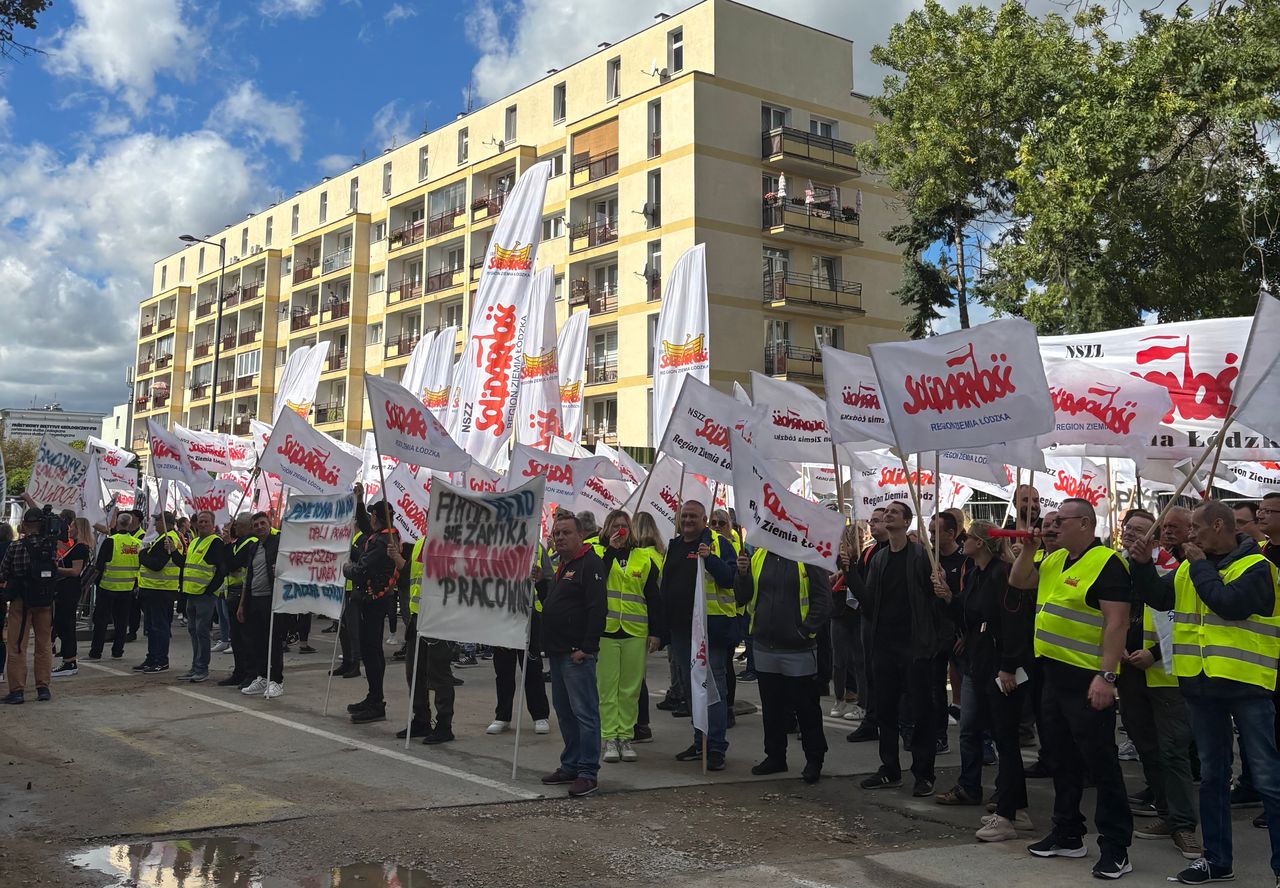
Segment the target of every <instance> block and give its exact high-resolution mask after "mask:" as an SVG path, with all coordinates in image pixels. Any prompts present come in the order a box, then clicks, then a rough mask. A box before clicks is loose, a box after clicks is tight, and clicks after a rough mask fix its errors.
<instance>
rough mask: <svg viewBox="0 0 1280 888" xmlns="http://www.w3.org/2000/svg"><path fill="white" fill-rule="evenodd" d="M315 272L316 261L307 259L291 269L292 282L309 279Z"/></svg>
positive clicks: (298, 282) (297, 282) (296, 282)
mask: <svg viewBox="0 0 1280 888" xmlns="http://www.w3.org/2000/svg"><path fill="white" fill-rule="evenodd" d="M315 273H316V263H315V260H314V259H308V260H306V261H305V262H302V263H300V264H299V265H298V267H297V268H295V269H294V270H293V282H294V283H295V284H300V283H302V282H303V281H309V280H311V278H312V277H314V276H315Z"/></svg>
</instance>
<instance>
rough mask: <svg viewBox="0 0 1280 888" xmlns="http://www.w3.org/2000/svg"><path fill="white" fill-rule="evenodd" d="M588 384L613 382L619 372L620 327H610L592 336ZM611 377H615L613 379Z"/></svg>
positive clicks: (588, 355) (588, 354)
mask: <svg viewBox="0 0 1280 888" xmlns="http://www.w3.org/2000/svg"><path fill="white" fill-rule="evenodd" d="M587 361H588V363H587V371H588V372H587V384H588V385H590V384H592V383H602V382H613V381H614V380H616V379H617V373H618V329H617V328H616V327H610V328H609V329H608V330H602V331H600V332H598V333H596V334H595V335H594V336H592V337H591V348H590V349H589V351H588V352H587ZM610 377H613V378H612V379H611V378H610Z"/></svg>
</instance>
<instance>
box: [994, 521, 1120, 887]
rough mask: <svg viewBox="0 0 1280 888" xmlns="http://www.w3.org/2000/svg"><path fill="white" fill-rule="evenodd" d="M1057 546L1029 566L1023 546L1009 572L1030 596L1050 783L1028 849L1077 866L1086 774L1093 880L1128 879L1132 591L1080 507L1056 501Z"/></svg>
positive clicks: (1030, 550)
mask: <svg viewBox="0 0 1280 888" xmlns="http://www.w3.org/2000/svg"><path fill="white" fill-rule="evenodd" d="M1053 522H1054V524H1053V526H1054V528H1055V529H1056V530H1057V531H1058V544H1059V545H1060V546H1061V547H1062V548H1061V549H1058V550H1057V551H1055V552H1054V553H1053V554H1051V555H1046V556H1045V558H1044V560H1043V561H1041V562H1040V564H1039V565H1038V566H1037V565H1036V563H1035V551H1036V550H1035V547H1033V546H1023V547H1022V550H1021V551H1020V552H1019V553H1018V558H1017V560H1016V561H1014V563H1013V568H1012V569H1011V570H1010V572H1009V585H1010V586H1012V587H1014V588H1015V589H1036V590H1037V595H1036V600H1037V607H1038V611H1037V613H1036V627H1035V654H1036V657H1037V658H1038V659H1039V661H1040V667H1041V671H1042V677H1043V688H1042V697H1041V703H1040V719H1041V733H1040V742H1041V753H1042V755H1043V757H1044V760H1045V762H1046V763H1047V764H1048V765H1049V769H1050V771H1051V773H1052V774H1053V794H1054V801H1053V827H1052V829H1051V830H1050V832H1049V835H1048V836H1046V837H1045V838H1043V839H1041V840H1040V841H1039V842H1036V843H1035V844H1033V845H1031V846H1029V847H1028V849H1027V850H1029V851H1030V852H1031V853H1032V854H1033V855H1035V856H1036V857H1084V856H1085V855H1086V854H1087V853H1088V852H1087V851H1086V850H1085V847H1084V833H1085V820H1084V816H1083V815H1082V814H1081V813H1080V798H1081V796H1082V795H1083V793H1084V778H1085V774H1086V773H1088V774H1091V775H1092V776H1093V778H1094V780H1095V782H1096V784H1097V788H1098V789H1097V803H1096V806H1095V808H1094V816H1093V819H1094V825H1095V826H1096V827H1097V830H1098V848H1099V851H1100V852H1101V855H1100V857H1099V859H1098V861H1097V863H1095V864H1094V867H1093V874H1094V876H1095V877H1097V878H1099V879H1118V878H1120V877H1121V876H1123V875H1124V874H1125V873H1128V872H1132V870H1133V867H1132V865H1130V863H1129V845H1130V844H1131V842H1132V840H1133V815H1132V814H1131V813H1130V811H1129V796H1128V793H1127V792H1126V791H1125V788H1124V774H1123V772H1122V771H1121V770H1120V759H1119V753H1118V750H1117V749H1116V737H1115V735H1116V708H1115V703H1116V678H1117V674H1116V673H1117V671H1118V670H1119V669H1120V662H1121V659H1122V657H1123V656H1124V644H1125V634H1126V632H1127V631H1128V629H1129V603H1130V601H1131V600H1132V598H1133V587H1132V584H1131V583H1130V581H1129V572H1128V570H1127V569H1126V565H1125V562H1124V560H1123V559H1122V558H1121V557H1120V555H1119V553H1117V552H1116V551H1115V550H1113V549H1112V548H1110V547H1109V546H1106V545H1103V544H1102V543H1101V542H1100V541H1099V540H1098V538H1097V529H1098V518H1097V514H1096V513H1095V512H1094V510H1093V506H1092V505H1091V504H1090V503H1089V502H1088V501H1087V500H1083V499H1066V500H1063V502H1062V506H1061V507H1060V508H1059V509H1058V514H1057V516H1056V517H1055V518H1054V519H1053Z"/></svg>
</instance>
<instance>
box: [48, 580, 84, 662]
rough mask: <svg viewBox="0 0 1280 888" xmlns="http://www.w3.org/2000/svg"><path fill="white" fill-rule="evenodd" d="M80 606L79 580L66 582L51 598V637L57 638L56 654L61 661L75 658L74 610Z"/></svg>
mask: <svg viewBox="0 0 1280 888" xmlns="http://www.w3.org/2000/svg"><path fill="white" fill-rule="evenodd" d="M79 607H80V582H79V580H77V581H76V582H75V584H74V585H73V584H66V588H64V589H59V590H58V594H57V595H56V596H55V597H54V600H53V637H54V638H56V639H57V640H58V655H59V656H60V657H62V659H63V662H67V661H70V660H75V658H76V654H77V653H78V652H77V650H76V611H77V609H78V608H79Z"/></svg>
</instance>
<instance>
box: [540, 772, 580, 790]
mask: <svg viewBox="0 0 1280 888" xmlns="http://www.w3.org/2000/svg"><path fill="white" fill-rule="evenodd" d="M577 779H578V775H577V774H567V773H565V772H564V771H561V770H560V769H559V768H556V769H555V770H554V771H552V772H551V773H550V774H548V775H547V776H546V777H543V778H542V785H543V786H563V785H565V784H567V783H573V782H574V781H575V780H577Z"/></svg>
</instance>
